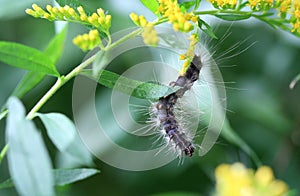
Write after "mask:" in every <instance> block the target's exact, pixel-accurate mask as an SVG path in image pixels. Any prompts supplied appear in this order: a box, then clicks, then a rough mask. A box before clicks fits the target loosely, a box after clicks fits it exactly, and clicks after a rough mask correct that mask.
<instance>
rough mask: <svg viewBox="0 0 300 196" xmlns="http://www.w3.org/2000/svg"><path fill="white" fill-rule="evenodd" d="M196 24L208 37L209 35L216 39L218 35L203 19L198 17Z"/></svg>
mask: <svg viewBox="0 0 300 196" xmlns="http://www.w3.org/2000/svg"><path fill="white" fill-rule="evenodd" d="M198 26H199V28H200V29H201V30H202V31H203V32H204V33H206V34H207V35H208V36H209V37H211V38H213V39H218V37H217V36H216V35H215V33H214V32H213V30H212V28H211V26H209V24H207V23H206V22H205V21H204V20H201V19H200V18H198Z"/></svg>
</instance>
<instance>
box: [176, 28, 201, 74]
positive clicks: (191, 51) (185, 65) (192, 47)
mask: <svg viewBox="0 0 300 196" xmlns="http://www.w3.org/2000/svg"><path fill="white" fill-rule="evenodd" d="M189 40H190V44H189V48H188V50H187V52H186V53H185V54H181V55H180V56H179V59H180V60H186V61H185V62H184V63H183V65H182V68H181V70H180V72H179V74H180V75H181V76H182V75H184V74H185V72H186V70H187V69H188V68H189V66H190V64H191V62H192V60H193V57H194V53H195V52H194V51H195V47H196V44H197V43H198V42H199V37H198V35H197V34H196V33H195V34H192V35H191V36H190V38H189Z"/></svg>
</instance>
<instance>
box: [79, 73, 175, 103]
mask: <svg viewBox="0 0 300 196" xmlns="http://www.w3.org/2000/svg"><path fill="white" fill-rule="evenodd" d="M81 74H82V75H85V76H87V77H89V78H92V79H97V80H98V83H100V84H102V85H103V86H105V87H107V88H114V89H115V90H118V91H120V92H123V93H125V94H129V95H131V96H134V97H137V98H141V99H151V100H158V99H159V98H160V97H162V96H164V95H166V94H168V93H171V92H172V91H173V89H171V88H170V87H169V86H164V85H161V84H155V83H148V82H141V81H137V80H132V79H129V78H126V77H124V76H120V75H118V74H116V73H113V72H110V71H107V70H102V71H101V72H100V73H99V74H100V76H99V78H98V77H94V76H93V74H92V71H91V70H84V71H82V73H81Z"/></svg>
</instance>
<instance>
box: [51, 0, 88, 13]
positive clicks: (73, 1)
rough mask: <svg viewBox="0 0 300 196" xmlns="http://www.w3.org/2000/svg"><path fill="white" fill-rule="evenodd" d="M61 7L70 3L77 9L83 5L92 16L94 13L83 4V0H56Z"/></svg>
mask: <svg viewBox="0 0 300 196" xmlns="http://www.w3.org/2000/svg"><path fill="white" fill-rule="evenodd" d="M55 1H56V2H57V3H58V4H59V5H60V6H61V7H63V6H65V5H68V6H70V7H71V8H73V9H74V10H77V8H78V7H79V6H82V7H83V9H84V11H85V13H86V14H87V15H88V16H90V15H91V14H92V12H91V10H90V9H89V8H88V7H87V6H85V5H83V4H82V3H81V2H79V1H78V0H55Z"/></svg>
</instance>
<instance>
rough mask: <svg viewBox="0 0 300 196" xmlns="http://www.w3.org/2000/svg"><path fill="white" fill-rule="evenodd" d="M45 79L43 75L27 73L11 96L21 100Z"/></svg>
mask: <svg viewBox="0 0 300 196" xmlns="http://www.w3.org/2000/svg"><path fill="white" fill-rule="evenodd" d="M44 77H45V74H44V73H40V72H35V71H31V72H28V73H27V74H26V75H25V76H24V77H23V78H22V80H21V81H20V82H19V84H18V86H17V87H16V88H15V90H14V91H13V93H12V96H16V97H18V98H22V97H23V96H24V95H26V93H28V92H29V91H30V90H31V89H32V88H34V87H35V86H36V85H37V84H39V83H40V82H41V81H42V80H43V78H44Z"/></svg>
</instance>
